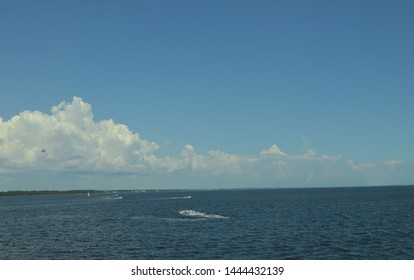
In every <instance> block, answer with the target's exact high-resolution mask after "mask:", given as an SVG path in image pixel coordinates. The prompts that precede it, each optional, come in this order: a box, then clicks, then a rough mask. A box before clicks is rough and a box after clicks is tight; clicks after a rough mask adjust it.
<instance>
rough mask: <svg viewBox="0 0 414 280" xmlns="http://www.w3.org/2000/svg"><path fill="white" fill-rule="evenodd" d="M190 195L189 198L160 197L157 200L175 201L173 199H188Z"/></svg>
mask: <svg viewBox="0 0 414 280" xmlns="http://www.w3.org/2000/svg"><path fill="white" fill-rule="evenodd" d="M190 198H191V195H189V196H173V197H161V198H159V200H175V199H190Z"/></svg>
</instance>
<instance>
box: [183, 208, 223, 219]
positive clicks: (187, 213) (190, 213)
mask: <svg viewBox="0 0 414 280" xmlns="http://www.w3.org/2000/svg"><path fill="white" fill-rule="evenodd" d="M178 213H179V214H180V215H182V216H185V217H189V218H201V219H228V218H229V217H225V216H221V215H215V214H207V213H203V212H198V211H194V210H181V211H178Z"/></svg>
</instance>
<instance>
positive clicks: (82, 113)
mask: <svg viewBox="0 0 414 280" xmlns="http://www.w3.org/2000/svg"><path fill="white" fill-rule="evenodd" d="M0 128H1V129H0V138H1V139H3V141H2V142H1V143H0V157H2V158H5V159H7V160H8V162H9V164H10V165H13V166H16V167H25V168H31V167H32V168H46V169H66V168H75V169H79V170H106V169H113V168H115V169H122V168H133V167H137V166H139V164H142V163H143V162H145V161H144V159H145V156H148V155H150V154H152V153H154V152H155V151H156V150H157V149H158V145H157V144H155V143H153V142H149V141H146V140H143V139H141V138H140V136H139V135H138V134H137V133H133V132H132V131H130V130H129V129H128V127H127V126H125V125H122V124H116V123H114V122H113V121H112V120H104V121H101V122H95V121H94V120H93V114H92V108H91V106H90V105H89V104H87V103H85V102H83V100H82V99H81V98H78V97H74V98H73V100H72V102H70V103H65V102H62V103H61V104H59V105H58V106H55V107H53V108H52V114H51V115H48V114H44V113H41V112H38V111H34V112H30V111H25V112H22V113H21V114H19V115H18V116H15V117H13V118H12V119H11V120H9V121H3V120H2V121H1V123H0Z"/></svg>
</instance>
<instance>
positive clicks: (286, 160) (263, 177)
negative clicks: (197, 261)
mask: <svg viewBox="0 0 414 280" xmlns="http://www.w3.org/2000/svg"><path fill="white" fill-rule="evenodd" d="M159 149H160V145H158V144H157V143H154V142H152V141H149V140H145V139H142V137H141V136H140V135H139V134H138V133H136V132H133V131H131V130H130V129H129V128H128V127H127V126H126V125H124V124H119V123H116V122H114V121H113V120H112V119H109V120H102V121H95V120H94V116H93V111H92V106H91V105H90V104H88V103H86V102H84V101H83V100H82V98H80V97H74V98H73V100H72V101H71V102H62V103H60V104H59V105H57V106H54V107H52V109H51V113H50V114H46V113H43V112H39V111H24V112H22V113H20V114H19V115H16V116H14V117H12V118H11V119H10V120H4V119H2V118H0V177H2V181H3V182H9V183H10V182H11V183H12V182H13V181H15V182H18V181H19V180H21V178H23V176H21V174H22V172H23V173H24V172H26V174H29V175H27V178H28V179H27V180H26V181H25V183H27V184H30V182H31V180H32V178H34V177H33V171H40V172H41V173H40V174H42V176H43V174H48V176H49V177H44V178H55V179H56V178H59V176H58V175H56V174H58V173H59V172H60V173H64V174H67V173H70V174H75V175H74V176H75V177H72V180H73V182H74V184H77V185H82V184H84V183H85V181H83V180H85V178H86V179H90V180H89V181H88V182H93V181H99V178H100V177H99V176H100V175H102V176H104V175H105V174H121V176H122V180H126V181H128V180H130V181H129V182H130V184H128V185H129V186H132V185H135V184H136V183H137V176H138V177H139V182H145V183H148V184H149V183H151V184H152V185H158V186H163V187H166V186H168V184H171V183H172V182H178V183H177V184H180V185H179V187H180V186H182V184H185V183H189V182H190V181H191V180H192V181H191V182H192V183H193V184H194V186H200V185H203V183H202V180H204V179H205V178H208V180H209V183H206V184H204V186H205V185H209V186H211V184H216V185H217V186H223V185H219V184H218V182H226V184H228V183H229V182H237V183H235V184H236V185H237V186H241V184H244V185H245V186H289V185H296V186H301V184H303V183H304V182H305V183H306V182H311V183H315V185H317V186H319V185H321V184H322V183H323V182H325V183H326V184H328V185H329V184H332V183H333V182H337V181H338V180H343V179H344V178H346V177H349V178H351V177H352V176H353V174H357V175H358V176H360V175H361V174H374V173H373V171H378V172H382V173H384V172H385V171H387V172H388V171H389V172H395V171H396V170H398V168H399V166H400V165H401V164H402V163H401V162H400V161H398V160H389V161H387V162H385V163H355V162H354V161H352V160H347V161H345V160H342V158H341V156H339V155H336V156H332V155H319V154H318V153H317V151H316V150H313V149H309V150H308V151H307V152H306V153H304V154H302V155H294V154H287V153H285V152H284V151H282V149H281V148H279V147H278V146H277V145H276V144H273V145H271V146H270V148H268V149H265V150H262V151H261V152H259V153H258V154H256V155H238V154H230V153H226V152H224V151H219V150H212V151H208V152H207V153H206V154H199V153H197V151H196V149H195V148H194V147H193V146H192V145H191V144H186V145H184V147H183V149H182V151H181V153H180V154H179V155H177V156H163V157H159V156H158V155H157V152H158V150H159ZM51 174H52V175H51ZM85 174H92V175H85ZM65 178H66V177H65ZM111 178H113V177H111ZM160 178H162V180H164V182H163V183H162V184H159V183H157V182H159V180H161V179H160ZM177 178H181V179H177ZM190 178H191V180H190ZM214 178H218V179H217V180H216V181H215V182H214ZM226 178H227V179H228V180H227V181H226V180H225V179H226ZM55 179H54V180H55ZM118 179H119V180H115V182H120V181H121V179H120V178H118ZM197 179H199V180H197ZM39 180H40V179H39ZM45 180H47V179H43V177H42V180H40V182H42V184H43V183H44V182H45ZM65 180H67V178H66V179H65ZM102 180H103V179H102ZM102 180H101V181H100V182H102ZM22 182H23V181H22ZM108 182H109V181H108ZM111 182H112V181H111ZM225 186H227V185H225ZM0 187H1V186H0Z"/></svg>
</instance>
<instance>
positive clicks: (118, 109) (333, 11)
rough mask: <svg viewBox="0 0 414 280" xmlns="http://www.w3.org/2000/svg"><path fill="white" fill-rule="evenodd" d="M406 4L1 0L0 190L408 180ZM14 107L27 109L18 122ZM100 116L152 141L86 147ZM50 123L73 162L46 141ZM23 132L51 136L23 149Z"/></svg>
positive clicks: (413, 98)
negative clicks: (83, 122) (44, 149)
mask: <svg viewBox="0 0 414 280" xmlns="http://www.w3.org/2000/svg"><path fill="white" fill-rule="evenodd" d="M413 12H414V3H413V2H412V1H93V0H91V1H1V3H0V38H1V44H0V99H1V102H0V117H1V118H2V123H1V127H0V128H1V130H2V131H1V130H0V138H1V141H0V177H1V178H2V180H3V182H4V183H3V185H2V186H0V188H1V189H10V188H11V189H13V188H21V189H32V188H41V187H43V188H52V187H55V188H56V187H59V186H61V187H62V188H63V187H68V188H69V187H76V188H78V187H79V188H81V187H88V186H93V187H97V188H98V187H107V188H110V187H111V186H110V184H111V183H113V182H121V185H122V186H125V187H135V186H138V187H152V186H154V187H161V188H166V187H188V186H193V187H216V186H217V187H226V186H230V187H233V186H243V187H244V186H246V187H249V186H250V187H259V186H273V187H283V186H294V187H296V186H301V187H306V186H343V185H370V184H411V183H413V182H414V160H413V158H414V149H413V148H412V143H414V130H413V128H412V122H413V120H414V113H413V110H412V104H414V92H413V88H414V79H413V76H414V75H413V74H414V56H413V49H414V36H413V35H414V34H413V30H412V27H413V26H414V18H413V17H412V14H413ZM74 97H76V98H74ZM63 101H65V102H66V103H64V104H62V103H61V102H63ZM59 104H61V106H60V107H59V109H58V110H55V113H57V112H61V113H62V115H65V117H61V118H57V119H56V115H55V114H54V113H53V112H52V111H51V108H52V107H54V106H58V105H59ZM72 109H73V110H74V111H77V112H81V113H79V114H80V115H82V114H85V115H84V116H87V118H89V117H90V119H89V121H93V122H94V125H95V126H85V127H84V128H79V129H81V130H80V131H77V132H76V131H72V132H70V133H69V132H67V130H64V129H63V128H62V127H66V125H67V126H68V127H69V126H70V125H71V124H74V123H76V124H79V122H78V121H77V120H75V116H74V115H71V114H69V112H70V110H72ZM24 111H28V112H29V113H31V114H33V116H34V117H33V116H32V115H30V114H29V115H26V117H21V118H20V119H19V120H17V119H15V120H14V121H13V122H12V118H13V117H14V116H21V114H22V112H24ZM34 112H41V113H42V114H43V115H41V116H40V115H35V114H34ZM92 116H93V118H92ZM29 119H30V120H32V121H28V120H29ZM52 119H53V120H52ZM56 120H58V121H60V122H61V123H56ZM107 120H113V121H112V122H113V126H105V127H107V128H108V127H109V128H108V129H110V130H111V131H112V130H113V129H115V128H117V125H121V124H122V125H124V126H126V128H127V131H123V133H124V134H123V135H125V137H126V138H128V137H132V138H133V135H139V141H146V142H145V143H147V144H148V143H153V144H154V145H155V146H151V145H149V144H148V145H149V146H148V147H150V146H151V147H152V148H148V149H149V150H146V152H145V153H143V152H142V151H141V150H140V149H141V148H142V147H143V146H145V145H144V144H142V143H141V142H139V141H138V140H136V139H135V138H134V139H135V140H133V141H136V144H137V146H134V145H132V146H134V147H135V148H131V147H132V146H128V145H129V144H128V145H127V144H125V143H124V142H122V143H123V144H120V143H121V142H119V143H118V144H119V145H120V147H119V149H118V150H117V151H112V150H111V152H110V153H109V152H108V151H109V150H106V152H107V154H111V157H112V158H110V157H108V156H107V157H105V159H104V158H103V156H102V154H103V153H104V152H105V149H111V148H110V147H115V146H116V145H115V144H114V145H109V146H108V145H106V144H105V145H103V146H102V147H101V146H99V145H98V146H99V149H102V150H100V151H96V154H88V157H89V160H88V159H87V157H86V156H85V157H84V158H83V159H80V158H82V157H83V156H82V154H81V151H84V150H85V149H86V147H93V143H92V142H90V141H92V140H90V139H98V138H99V139H106V140H105V141H108V143H109V142H110V140H108V139H109V138H105V137H100V136H99V137H98V136H97V135H101V136H102V135H108V133H106V132H105V131H104V128H103V127H104V126H103V123H102V122H103V121H107ZM48 121H51V122H50V123H49V128H48V129H49V130H48V129H46V128H44V129H43V128H42V129H43V130H42V129H40V128H39V129H38V130H33V132H32V133H33V135H31V134H30V133H29V132H27V133H26V134H24V136H22V135H23V134H21V133H18V132H19V131H18V130H19V129H23V128H24V129H26V131H30V129H29V130H28V129H27V127H37V126H39V127H40V126H42V124H43V125H45V123H47V122H48ZM33 122H34V123H35V124H33ZM37 122H38V123H37ZM54 125H56V127H54ZM92 127H93V129H95V130H94V131H95V132H94V133H97V134H94V135H95V136H93V137H92V136H91V138H88V139H89V140H87V141H86V140H85V139H86V138H85V139H84V140H82V141H84V142H82V141H81V140H79V139H78V138H76V137H75V136H74V135H79V133H83V134H84V135H87V134H88V133H91V130H88V129H92ZM118 128H119V127H118ZM82 129H85V130H82ZM60 130H62V131H66V132H67V133H66V132H65V133H66V134H65V137H66V139H72V140H73V141H72V142H70V143H71V144H68V145H69V146H68V147H70V148H67V152H68V153H71V154H72V156H73V157H78V158H79V162H77V166H79V168H78V169H76V170H73V168H72V169H71V168H69V167H68V166H67V165H65V164H62V162H65V161H66V160H67V155H63V154H61V153H58V152H57V151H56V150H55V151H54V150H53V149H58V148H59V146H58V145H54V144H53V143H51V141H57V142H61V139H60V138H59V137H58V136H57V134H56V135H55V134H54V133H56V131H60ZM40 131H43V132H42V133H45V134H46V135H52V134H53V135H54V136H53V137H52V136H50V137H49V138H48V137H46V136H44V135H40V133H41V132H40ZM97 131H99V132H97ZM99 133H101V134H99ZM61 134H62V133H61V132H60V134H59V135H61ZM62 137H63V136H62ZM28 138H30V139H32V138H33V139H38V140H39V139H40V138H41V139H42V140H41V141H40V140H39V141H40V142H42V143H45V144H42V146H53V147H54V148H53V149H51V148H49V149H48V155H36V156H33V155H32V153H33V151H34V149H35V148H36V147H35V145H40V144H38V143H39V141H37V142H36V141H35V142H36V143H37V144H36V143H34V142H33V143H28V142H27V141H26V140H25V139H28ZM126 138H122V139H126ZM132 138H131V139H132ZM111 139H112V138H111ZM128 139H129V138H128ZM112 140H113V139H112ZM112 140H111V141H112ZM118 140H119V139H118ZM88 141H89V142H88ZM105 141H103V140H102V141H101V142H100V143H103V142H104V143H106V142H105ZM119 141H121V140H119ZM131 141H132V140H131ZM16 143H17V144H16ZM111 143H112V142H111ZM55 144H56V143H55ZM95 144H96V143H95ZM186 145H187V146H186ZM273 145H275V146H273ZM190 147H191V148H192V149H193V150H194V153H195V154H193V156H192V157H191V160H190V161H189V157H188V153H187V152H189V151H190V150H191V149H190ZM272 147H276V148H277V149H279V150H280V152H277V151H278V150H277V149H273V150H272ZM37 149H40V150H41V148H39V147H38V148H37ZM129 149H131V150H129ZM19 150H20V152H19ZM193 150H192V151H193ZM21 151H23V152H21ZM139 151H141V152H139ZM212 151H213V152H214V151H215V152H221V153H222V154H221V155H223V156H218V155H217V154H214V153H213V154H212V153H211V152H212ZM265 151H273V153H272V152H270V153H269V154H271V156H270V157H271V158H266V159H265V158H264V157H266V156H268V155H267V154H266V153H265ZM275 151H276V152H275ZM129 152H130V153H132V154H135V153H137V154H140V156H141V157H140V158H139V159H138V158H132V159H128V160H127V159H126V156H125V155H126V154H128V153H129ZM78 153H80V154H78ZM29 154H30V155H31V156H29ZM144 154H145V156H144ZM184 154H185V155H187V156H185V155H184ZM224 155H225V156H224ZM305 155H308V156H307V157H306V156H305ZM42 156H47V157H49V158H48V159H44V158H43V159H39V157H40V158H41V157H42ZM116 158H118V159H120V160H121V159H122V160H123V162H124V163H123V165H122V164H120V165H116V168H115V169H116V170H115V171H113V170H114V167H110V163H111V161H113V160H115V159H116ZM151 158H152V159H154V158H155V159H156V161H154V160H151ZM328 158H330V159H331V160H330V161H329V163H328V162H327V159H328ZM334 159H335V160H334ZM39 160H43V161H45V162H43V163H42V162H40V161H39ZM47 160H49V164H50V165H48V164H47V163H46V161H47ZM86 161H87V162H88V163H87V164H86ZM52 162H53V164H52ZM103 162H106V163H107V164H109V165H108V166H106V167H105V168H103V167H102V166H103ZM190 162H191V163H190ZM230 162H231V164H232V165H231V166H232V168H230V167H229V166H230V165H229V164H230ZM59 164H62V165H59ZM112 164H113V163H112ZM141 165H142V166H141ZM39 166H41V167H39ZM51 166H54V167H56V166H59V169H58V170H57V169H55V168H52V167H51ZM138 166H140V167H138ZM143 166H144V167H143ZM172 166H174V167H172ZM223 166H227V167H229V170H227V169H226V168H224V167H223ZM215 169H221V171H222V172H218V171H217V170H215ZM39 170H40V171H39ZM111 170H112V171H111ZM226 170H227V171H226ZM36 174H37V175H36ZM85 174H88V175H87V176H86V175H85ZM103 182H105V183H107V185H105V186H103V185H102V184H103Z"/></svg>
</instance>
